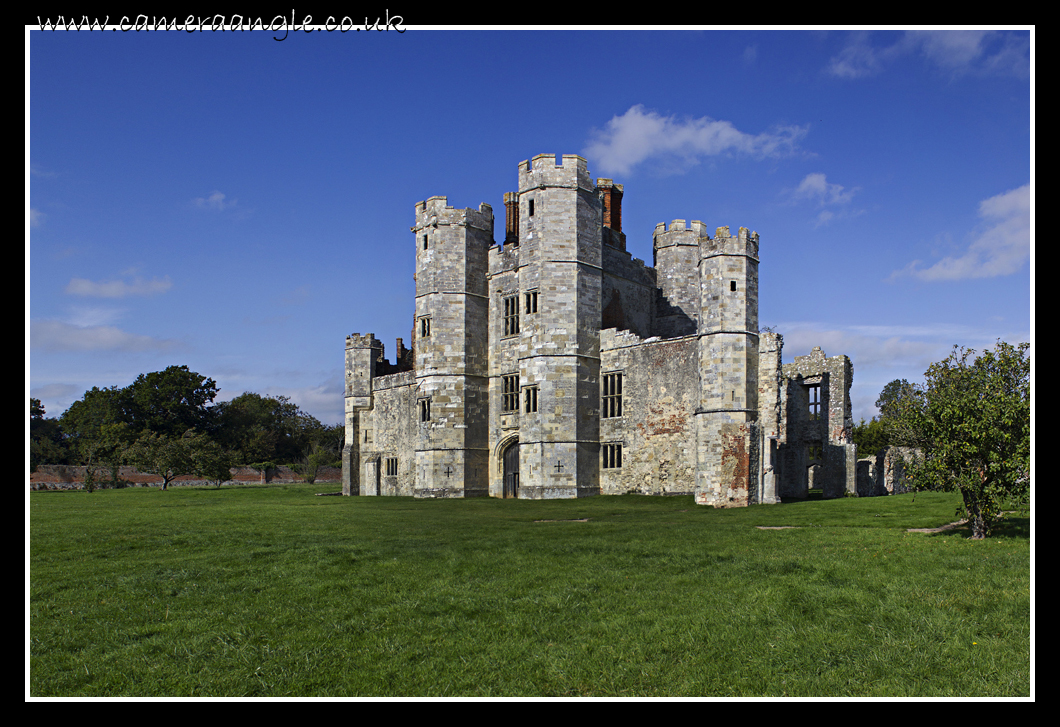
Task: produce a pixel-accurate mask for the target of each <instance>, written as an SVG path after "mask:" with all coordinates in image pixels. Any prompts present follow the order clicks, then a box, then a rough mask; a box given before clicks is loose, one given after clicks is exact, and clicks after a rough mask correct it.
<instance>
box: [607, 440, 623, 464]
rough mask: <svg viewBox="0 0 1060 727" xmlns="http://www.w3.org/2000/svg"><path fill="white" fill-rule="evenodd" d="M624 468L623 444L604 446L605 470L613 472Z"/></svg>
mask: <svg viewBox="0 0 1060 727" xmlns="http://www.w3.org/2000/svg"><path fill="white" fill-rule="evenodd" d="M621 466H622V445H621V444H605V445H604V469H605V470H612V469H619V468H620V467H621Z"/></svg>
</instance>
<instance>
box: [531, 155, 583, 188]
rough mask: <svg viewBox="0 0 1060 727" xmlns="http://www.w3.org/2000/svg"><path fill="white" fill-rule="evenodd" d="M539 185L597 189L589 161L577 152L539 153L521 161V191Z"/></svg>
mask: <svg viewBox="0 0 1060 727" xmlns="http://www.w3.org/2000/svg"><path fill="white" fill-rule="evenodd" d="M557 161H558V162H559V163H558V164H557ZM538 187H570V188H580V189H584V190H586V191H590V192H591V191H593V190H594V189H596V185H595V184H593V180H592V178H591V177H590V176H589V162H588V161H586V159H585V158H584V157H580V156H578V155H577V154H538V155H537V156H535V157H533V158H532V159H529V160H524V161H521V162H519V191H520V192H525V191H527V190H530V189H536V188H538Z"/></svg>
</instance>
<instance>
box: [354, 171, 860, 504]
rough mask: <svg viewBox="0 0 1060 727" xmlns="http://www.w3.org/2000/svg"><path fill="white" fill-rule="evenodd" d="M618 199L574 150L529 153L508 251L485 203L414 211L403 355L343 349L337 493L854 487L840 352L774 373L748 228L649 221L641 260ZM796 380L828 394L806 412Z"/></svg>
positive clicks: (845, 371) (768, 495) (739, 498)
mask: <svg viewBox="0 0 1060 727" xmlns="http://www.w3.org/2000/svg"><path fill="white" fill-rule="evenodd" d="M623 192H624V190H623V187H622V185H619V184H615V183H614V182H613V181H612V180H610V179H597V180H593V179H592V178H591V177H590V176H589V171H588V167H587V164H586V161H585V159H583V158H581V157H579V156H575V155H563V156H561V157H558V158H557V157H556V156H554V155H545V154H542V155H538V156H536V157H534V158H533V159H531V160H529V161H523V162H521V163H520V164H519V170H518V191H517V192H510V193H507V194H505V195H504V204H505V218H506V224H505V229H504V239H503V240H502V241H501V242H500V243H497V242H495V241H494V218H493V211H492V209H491V207H490V206H489V205H487V204H482V205H480V206H479V208H478V209H477V210H474V209H454V208H452V207H449V206H448V204H447V199H446V198H445V197H431V198H430V199H428V200H426V201H425V202H419V203H417V204H416V206H415V217H414V224H413V225H412V227H411V231H412V233H413V235H414V240H415V251H416V313H415V322H414V328H413V338H412V348H411V350H410V349H405V348H404V345H403V343H402V341H401V340H400V339H399V340H398V354H397V356H396V359H395V363H394V364H390V363H389V362H388V361H387V360H386V359H385V357H384V350H383V345H382V343H381V342H380V341H377V340H376V339H375V337H374V336H373V335H372V334H367V335H363V336H362V335H360V334H353V335H351V336H348V337H347V339H346V447H345V449H344V452H343V493H344V494H347V495H412V496H416V497H473V496H492V497H520V498H573V497H584V496H588V495H596V494H622V493H628V492H640V493H644V494H653V495H668V494H673V495H677V494H682V495H694V496H695V501H696V502H697V503H700V504H704V505H714V506H717V507H728V506H741V505H747V504H750V503H773V502H778V501H779V497H780V496H781V495H786V496H793V497H800V496H801V497H805V496H806V490H807V488H806V487H805V486H804V484H805V483H806V482H807V479H808V478H807V475H806V469H807V467H809V466H811V457H817V458H818V459H819V460H820V461H821V467H822V470H823V471H824V474H823V475H822V476H821V477H819V478H818V479H821V480H823V481H824V482H826V483H828V484H827V485H826V487H825V490H826V496H836V495H837V494H842V493H843V492H846V491H854V477H855V468H854V459H853V445H851V444H848V443H849V442H850V426H851V422H850V399H849V388H850V381H851V378H852V374H851V372H852V369H851V366H850V361H849V359H846V357H837V359H827V360H825V359H824V357H823V354H820V350H819V349H815V351H814V354H812V355H811V356H810V357H805V358H807V359H810V361H809V362H807V363H805V364H800V361H802V359H796V363H795V364H792V367H794V368H792V367H782V366H781V349H782V346H783V339H782V338H781V336H779V335H777V334H775V333H768V332H767V333H761V334H760V332H759V330H758V263H759V257H758V253H759V249H758V242H759V240H758V234H757V233H752V232H749V231H748V230H747V229H746V228H742V227H741V228H740V229H739V231H738V232H737V233H736V234H735V235H733V234H731V233H730V230H729V228H728V227H719V228H717V230H716V231H715V232H714V234H713V236H711V234H710V233H708V231H707V228H706V226H705V225H704V224H703V223H701V222H699V221H692V222H691V223H690V224H686V222H685V221H684V220H674V221H673V222H672V223H671V224H670V225H669V226H667V225H665V224H660V225H658V226H657V227H656V229H655V233H654V236H653V237H654V255H655V260H654V266H653V267H649V266H647V265H645V264H644V262H643V261H641V260H638V259H636V258H633V257H632V256H631V255H630V254H629V253H628V252H627V251H626V238H625V234H624V233H623V232H622V197H623ZM818 354H819V355H818ZM818 359H820V361H818ZM836 360H841V361H840V363H839V364H836V363H834V362H835V361H836ZM844 362H845V363H844ZM818 364H820V365H819V366H818ZM815 367H817V368H815ZM818 369H820V370H818ZM808 382H817V384H818V390H827V391H828V394H827V396H826V397H825V400H824V401H823V402H821V403H820V404H818V405H817V406H818V410H819V411H818V412H817V414H816V418H813V415H811V412H810V407H811V404H810V401H809V399H808V398H807V396H805V395H804V392H806V391H809V388H808V387H809V386H810V384H809V383H808ZM822 382H824V383H823V385H822ZM799 407H802V409H801V410H800V409H799ZM822 407H823V408H822ZM833 409H834V410H835V412H836V413H835V415H833ZM789 422H791V423H795V424H796V426H795V428H794V429H792V428H791V427H789ZM814 447H820V448H822V451H821V452H818V450H817V449H814ZM847 447H849V448H850V451H849V456H848V453H847V449H846V448H847ZM800 452H801V454H800ZM848 460H849V461H848ZM812 461H814V462H815V461H817V460H812ZM800 467H801V472H800V471H798V469H799V468H800ZM842 476H848V478H849V479H848V481H842V482H840V478H841V477H842Z"/></svg>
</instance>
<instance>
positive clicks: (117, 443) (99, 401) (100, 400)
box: [59, 386, 134, 481]
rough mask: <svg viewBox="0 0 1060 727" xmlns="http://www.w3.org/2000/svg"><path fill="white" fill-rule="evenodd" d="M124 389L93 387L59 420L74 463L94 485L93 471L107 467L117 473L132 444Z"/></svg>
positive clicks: (132, 436)
mask: <svg viewBox="0 0 1060 727" xmlns="http://www.w3.org/2000/svg"><path fill="white" fill-rule="evenodd" d="M127 403H128V400H127V397H126V395H125V391H124V390H123V389H118V388H117V387H116V386H112V387H109V388H105V389H99V388H96V387H94V386H93V387H92V388H91V389H90V390H89V391H86V392H85V395H84V396H83V397H82V398H81V399H79V400H78V401H75V402H74V403H73V404H71V405H70V408H69V409H67V410H66V411H65V412H63V415H62V416H61V417H60V418H59V424H60V426H61V428H62V430H63V432H65V434H66V436H67V441H68V442H69V445H70V447H71V449H72V450H73V451H74V452H75V453H76V459H77V460H78V461H79V462H80V463H81V464H83V465H84V466H85V467H86V470H85V472H86V477H88V478H89V481H94V477H95V468H96V467H98V466H100V465H101V464H102V465H107V466H109V468H110V469H111V470H112V471H116V470H117V467H118V466H119V465H120V464H121V460H122V457H123V451H124V448H125V447H126V446H127V445H128V444H129V443H130V442H131V441H132V439H133V438H134V435H133V434H132V432H131V430H130V427H129V424H128V415H127V409H128V407H127Z"/></svg>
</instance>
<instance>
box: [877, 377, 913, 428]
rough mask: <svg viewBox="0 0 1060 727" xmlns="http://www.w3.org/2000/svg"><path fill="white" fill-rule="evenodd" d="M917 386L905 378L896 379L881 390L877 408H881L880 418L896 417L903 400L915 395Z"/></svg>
mask: <svg viewBox="0 0 1060 727" xmlns="http://www.w3.org/2000/svg"><path fill="white" fill-rule="evenodd" d="M915 394H916V388H915V387H914V386H913V385H912V384H910V383H909V382H908V381H906V380H905V379H895V380H894V381H892V382H890V383H889V384H887V385H886V386H884V387H883V390H882V391H881V392H880V398H879V399H877V400H876V408H877V409H879V410H880V419H881V420H887V419H894V418H895V417H896V416H897V415H898V412H899V411H900V409H901V406H902V402H903V401H906V400H907V399H909V398H910V397H912V396H915Z"/></svg>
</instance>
